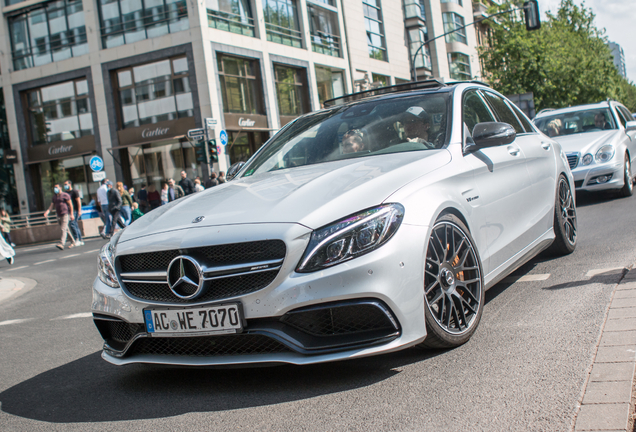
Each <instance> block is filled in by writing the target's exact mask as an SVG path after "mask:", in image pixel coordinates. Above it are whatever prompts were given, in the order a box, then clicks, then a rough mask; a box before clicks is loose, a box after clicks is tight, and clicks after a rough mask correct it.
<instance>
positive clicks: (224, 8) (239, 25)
mask: <svg viewBox="0 0 636 432" xmlns="http://www.w3.org/2000/svg"><path fill="white" fill-rule="evenodd" d="M206 2H207V3H206V7H207V11H208V26H210V27H212V28H215V29H219V30H224V31H229V32H232V33H237V34H241V35H245V36H251V37H254V36H255V32H254V17H253V15H252V9H251V8H250V2H249V0H206Z"/></svg>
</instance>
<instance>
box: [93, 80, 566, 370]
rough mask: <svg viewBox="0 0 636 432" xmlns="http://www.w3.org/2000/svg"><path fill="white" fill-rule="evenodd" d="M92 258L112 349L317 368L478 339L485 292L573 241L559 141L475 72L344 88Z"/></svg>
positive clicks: (119, 360) (163, 357)
mask: <svg viewBox="0 0 636 432" xmlns="http://www.w3.org/2000/svg"><path fill="white" fill-rule="evenodd" d="M230 171H232V172H231V173H229V174H232V175H233V180H232V181H230V182H228V183H225V184H223V185H220V186H216V187H214V188H211V189H209V190H205V191H203V192H199V193H196V194H192V195H189V196H187V197H185V198H182V199H180V200H177V201H175V202H172V203H170V204H168V205H165V206H162V207H160V208H158V209H156V210H153V211H151V212H150V213H148V214H147V215H145V216H143V217H141V218H140V219H138V220H137V221H136V222H134V223H133V224H131V225H130V226H129V227H127V228H126V229H124V230H123V231H120V232H118V233H117V234H116V235H114V236H113V237H112V239H111V240H110V242H109V243H108V244H106V245H105V246H104V247H103V249H102V250H101V252H100V254H99V258H98V277H97V278H96V279H95V282H94V284H93V303H92V312H93V317H94V322H95V325H96V326H97V328H98V330H99V332H100V333H101V336H102V337H103V339H104V347H103V354H102V356H103V358H104V359H106V360H107V361H109V362H111V363H114V364H117V365H124V364H130V363H157V364H171V365H188V366H207V365H237V364H241V365H258V364H272V363H292V364H310V363H320V362H327V361H333V360H344V359H352V358H358V357H363V356H370V355H375V354H380V353H387V352H391V351H396V350H401V349H404V348H407V347H411V346H415V345H420V346H423V347H434V348H441V347H455V346H458V345H460V344H462V343H464V342H466V341H467V340H469V338H470V337H471V336H472V335H473V333H474V332H475V330H476V329H477V326H478V324H479V321H480V318H481V315H482V313H483V310H484V293H485V291H486V290H487V289H488V288H490V287H492V286H493V285H495V284H496V283H497V282H498V281H500V280H501V279H502V278H503V277H504V276H506V275H508V274H509V273H511V272H512V271H514V270H515V269H516V268H518V267H519V266H520V265H522V264H523V263H525V262H527V261H528V260H530V259H531V258H532V257H533V256H535V255H536V254H538V253H539V252H541V251H542V250H544V249H546V248H550V249H551V252H552V253H554V254H567V253H571V252H572V251H573V250H574V248H575V246H576V241H577V224H576V209H575V201H574V196H573V194H572V190H573V187H574V185H573V179H572V174H571V172H570V168H569V166H568V161H567V158H566V156H565V154H564V153H563V151H562V150H561V147H560V146H559V144H558V143H557V142H556V141H553V140H551V139H550V138H548V137H546V136H545V135H543V134H541V133H540V132H539V131H538V130H537V129H536V128H535V126H534V125H533V124H532V123H531V122H530V121H529V120H528V119H527V117H526V116H525V115H524V114H523V113H521V111H519V109H517V108H516V107H515V106H514V105H513V104H511V103H510V102H509V101H507V100H506V99H505V98H504V97H503V96H501V95H500V94H498V93H497V92H495V91H493V90H491V89H490V88H488V87H486V86H484V85H481V84H478V83H458V84H443V83H440V82H437V81H425V82H419V83H410V84H406V85H399V86H395V87H388V88H383V89H377V90H372V91H368V92H363V93H358V94H354V95H349V96H345V97H343V98H339V99H335V100H332V101H329V102H328V103H327V108H325V109H323V110H321V111H318V112H314V113H311V114H308V115H305V116H302V117H300V118H298V119H296V120H295V121H293V122H292V123H290V124H288V125H287V126H285V127H284V128H283V129H281V130H280V131H279V132H278V133H277V134H276V135H275V136H274V137H272V138H271V139H270V140H269V141H268V142H267V143H266V144H265V145H264V146H263V147H262V148H261V149H260V150H259V151H258V152H257V153H256V154H254V156H252V157H251V158H250V159H249V160H248V161H247V163H245V164H240V165H239V166H235V167H233V168H232V169H231V170H230Z"/></svg>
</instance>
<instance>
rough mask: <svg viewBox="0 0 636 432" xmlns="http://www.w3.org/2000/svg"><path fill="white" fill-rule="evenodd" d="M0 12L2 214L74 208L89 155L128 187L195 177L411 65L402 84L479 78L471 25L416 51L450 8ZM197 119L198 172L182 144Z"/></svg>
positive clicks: (459, 5) (254, 2)
mask: <svg viewBox="0 0 636 432" xmlns="http://www.w3.org/2000/svg"><path fill="white" fill-rule="evenodd" d="M2 13H3V19H2V20H0V47H1V49H0V87H1V88H2V96H3V101H2V102H3V104H2V108H3V109H2V110H0V115H5V118H4V119H3V118H0V123H1V124H2V125H3V129H2V128H0V151H2V152H3V153H2V154H3V155H4V154H12V155H13V158H12V159H11V158H10V159H11V161H9V162H7V160H5V159H6V158H3V159H2V162H4V163H3V165H1V169H0V180H2V182H3V185H2V187H1V188H0V199H1V200H3V201H1V202H0V205H3V206H4V207H6V208H7V209H8V210H9V211H11V212H12V213H18V212H19V213H23V214H24V213H31V212H37V211H42V210H44V209H45V208H46V207H48V205H49V203H50V200H51V197H52V194H53V185H54V184H55V183H58V182H62V181H64V180H66V179H71V180H72V181H73V182H74V183H75V185H76V186H77V187H78V188H79V189H80V191H81V192H82V195H83V202H84V203H85V204H87V203H89V202H90V201H91V199H93V198H94V194H95V191H96V189H97V186H98V183H97V182H95V181H93V178H92V173H91V169H90V166H89V163H88V161H89V160H90V158H91V157H92V156H93V155H99V156H101V157H102V158H103V159H104V162H105V168H104V169H105V171H106V174H107V176H108V178H109V179H111V180H114V181H115V180H116V181H122V182H124V184H126V185H127V186H128V187H135V188H136V189H139V187H140V186H141V185H143V184H146V185H148V187H155V188H157V189H159V188H161V186H162V184H163V182H164V181H165V180H166V179H167V178H176V179H178V178H179V173H180V171H182V170H185V171H186V172H187V173H188V176H190V177H191V178H193V177H195V176H200V177H201V178H202V179H203V180H205V179H206V178H207V176H208V174H209V170H210V169H213V170H215V171H226V170H227V168H228V167H229V165H230V164H231V163H234V162H238V161H244V160H247V158H249V157H250V156H251V155H252V154H253V153H254V152H255V151H257V150H258V148H259V147H260V146H261V145H263V144H264V143H265V142H266V141H267V140H268V139H269V137H270V136H271V134H272V133H273V132H274V131H276V130H278V129H279V128H281V127H282V126H284V125H285V124H287V123H288V122H289V121H291V120H293V119H294V118H296V117H297V116H299V115H302V114H304V113H307V112H310V111H314V110H318V109H320V108H321V107H322V106H323V103H324V101H325V100H327V99H330V98H333V97H338V96H342V95H344V94H347V93H352V92H354V91H358V90H363V89H367V88H370V87H378V86H385V85H393V84H399V83H402V82H407V81H409V80H411V79H412V71H413V68H412V65H415V68H414V69H415V71H416V76H417V78H418V79H422V78H426V77H437V78H441V79H445V80H461V79H479V77H480V72H479V63H478V59H477V52H476V48H475V47H476V36H475V30H474V28H472V27H468V28H466V29H464V30H462V31H458V32H457V33H456V34H453V35H449V36H447V37H446V38H441V39H437V40H435V41H433V42H431V43H426V44H424V42H426V41H427V40H429V39H432V38H433V37H435V35H441V34H443V33H444V32H445V31H448V30H449V29H453V28H457V27H460V26H462V25H464V24H468V23H470V22H472V16H473V10H472V4H471V3H469V2H466V1H463V0H446V1H439V0H430V1H428V0H353V1H349V0H347V1H343V0H206V1H204V2H196V3H192V2H186V1H185V0H55V1H50V0H49V1H47V0H25V1H19V0H5V4H4V6H3V7H2ZM420 46H423V48H422V49H420V50H419V54H417V56H416V55H415V54H416V51H417V50H418V48H419V47H420ZM208 118H211V119H214V120H216V126H215V128H214V130H213V131H212V130H210V131H209V133H210V135H211V137H214V138H216V142H217V146H216V148H217V151H218V154H219V157H218V161H211V164H209V163H208V162H210V160H208V159H205V158H204V159H203V160H202V159H201V157H200V152H197V143H196V142H195V141H193V140H192V139H189V138H188V131H189V130H191V129H196V128H202V127H204V125H205V119H208ZM221 130H225V131H227V136H228V142H227V145H225V146H223V145H221V142H220V132H221ZM3 140H4V141H3ZM5 178H6V179H7V180H5ZM5 183H6V184H5Z"/></svg>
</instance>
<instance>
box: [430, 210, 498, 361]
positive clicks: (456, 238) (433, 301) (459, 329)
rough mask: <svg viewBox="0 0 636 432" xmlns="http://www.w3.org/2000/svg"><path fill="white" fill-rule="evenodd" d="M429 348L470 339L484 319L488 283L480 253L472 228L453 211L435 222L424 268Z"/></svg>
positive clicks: (443, 346) (452, 344)
mask: <svg viewBox="0 0 636 432" xmlns="http://www.w3.org/2000/svg"><path fill="white" fill-rule="evenodd" d="M424 272H425V273H424V302H425V307H424V313H425V318H426V330H427V333H428V335H427V337H426V339H425V340H424V342H423V343H422V346H424V347H426V348H451V347H456V346H459V345H461V344H463V343H465V342H467V341H468V340H469V339H470V337H471V336H472V334H473V333H474V332H475V330H476V328H477V325H478V324H479V320H480V319H481V315H482V311H483V304H484V298H485V297H484V283H483V276H482V269H481V262H480V259H479V254H478V253H477V250H476V248H475V246H474V241H473V239H472V237H471V236H470V234H469V232H468V229H467V228H466V226H465V225H464V224H463V223H462V221H460V220H459V218H457V217H455V216H453V215H450V214H448V215H444V216H442V217H440V218H439V219H438V221H437V222H436V223H435V225H434V226H433V229H432V231H431V236H430V238H429V241H428V247H427V251H426V262H425V269H424Z"/></svg>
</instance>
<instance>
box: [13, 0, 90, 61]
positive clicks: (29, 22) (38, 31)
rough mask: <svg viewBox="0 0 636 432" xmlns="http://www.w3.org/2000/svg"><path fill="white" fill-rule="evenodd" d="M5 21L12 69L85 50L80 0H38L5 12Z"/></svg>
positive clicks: (84, 29) (57, 59)
mask: <svg viewBox="0 0 636 432" xmlns="http://www.w3.org/2000/svg"><path fill="white" fill-rule="evenodd" d="M8 24H9V35H10V38H11V50H12V53H11V55H12V58H13V68H14V69H15V70H21V69H26V68H31V67H34V66H41V65H44V64H47V63H52V62H57V61H61V60H65V59H67V58H71V57H77V56H80V55H83V54H87V53H88V44H87V43H86V26H85V24H84V11H83V9H82V1H81V0H58V1H53V2H48V3H41V4H39V5H37V6H35V9H29V10H21V11H19V12H17V13H16V14H14V15H12V16H9V17H8Z"/></svg>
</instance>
